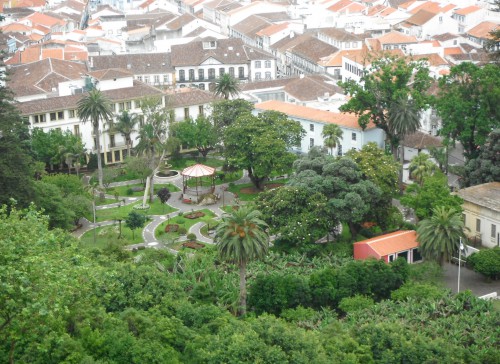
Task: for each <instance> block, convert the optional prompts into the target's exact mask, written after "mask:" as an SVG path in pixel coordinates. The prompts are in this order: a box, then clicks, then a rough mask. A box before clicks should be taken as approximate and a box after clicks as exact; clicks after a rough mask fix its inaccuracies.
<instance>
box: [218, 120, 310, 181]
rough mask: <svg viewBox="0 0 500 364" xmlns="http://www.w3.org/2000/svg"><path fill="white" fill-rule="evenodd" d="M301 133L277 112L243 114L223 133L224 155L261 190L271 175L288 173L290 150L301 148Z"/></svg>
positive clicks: (302, 132) (291, 121)
mask: <svg viewBox="0 0 500 364" xmlns="http://www.w3.org/2000/svg"><path fill="white" fill-rule="evenodd" d="M304 133H305V132H304V130H303V129H302V127H301V125H300V123H299V122H298V121H294V120H290V119H288V117H287V116H286V115H285V114H283V113H280V112H276V111H266V112H263V113H261V114H259V115H258V116H253V115H251V114H244V115H242V116H240V117H239V118H238V119H237V120H236V122H234V123H233V124H232V125H230V126H229V127H227V129H226V130H225V133H224V148H225V150H224V155H225V157H226V159H227V160H228V162H229V164H230V165H232V166H235V167H238V168H243V169H246V170H247V171H248V176H249V177H250V180H251V181H252V183H253V184H254V185H255V187H256V188H257V189H259V190H262V189H263V188H264V183H265V182H266V180H267V179H268V178H269V177H270V176H272V175H273V174H276V175H280V174H284V173H287V172H289V171H290V170H291V167H292V163H293V161H294V160H295V155H294V154H293V153H291V152H290V151H289V150H290V149H291V148H293V147H295V146H298V145H300V141H301V139H302V136H303V135H304Z"/></svg>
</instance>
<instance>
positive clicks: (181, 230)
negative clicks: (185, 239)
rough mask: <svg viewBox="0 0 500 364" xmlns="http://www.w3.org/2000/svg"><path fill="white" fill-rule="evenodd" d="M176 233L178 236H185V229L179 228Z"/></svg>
mask: <svg viewBox="0 0 500 364" xmlns="http://www.w3.org/2000/svg"><path fill="white" fill-rule="evenodd" d="M177 232H178V233H179V235H186V233H187V229H186V228H185V227H184V226H180V227H179V230H177Z"/></svg>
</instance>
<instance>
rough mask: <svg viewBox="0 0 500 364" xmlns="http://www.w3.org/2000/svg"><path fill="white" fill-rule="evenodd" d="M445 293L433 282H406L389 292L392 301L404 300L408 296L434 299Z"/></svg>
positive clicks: (419, 299) (416, 298) (418, 299)
mask: <svg viewBox="0 0 500 364" xmlns="http://www.w3.org/2000/svg"><path fill="white" fill-rule="evenodd" d="M445 294H446V291H445V290H444V289H441V288H439V287H437V286H435V285H433V284H429V283H419V282H412V281H410V282H406V283H405V284H403V285H402V286H401V287H399V288H398V289H397V290H395V291H393V292H392V293H391V298H392V299H393V300H394V301H405V300H406V299H408V298H413V299H415V300H417V301H421V300H427V299H430V300H436V299H439V298H441V297H443V296H444V295H445Z"/></svg>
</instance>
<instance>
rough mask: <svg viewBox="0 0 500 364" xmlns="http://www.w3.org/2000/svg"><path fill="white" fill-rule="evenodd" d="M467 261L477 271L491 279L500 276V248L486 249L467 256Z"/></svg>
mask: <svg viewBox="0 0 500 364" xmlns="http://www.w3.org/2000/svg"><path fill="white" fill-rule="evenodd" d="M467 263H468V264H469V265H470V266H471V267H472V269H474V271H475V272H478V273H481V274H482V275H484V276H486V277H488V278H490V279H499V278H500V248H494V249H485V250H481V251H479V252H478V253H474V254H472V255H470V256H469V257H468V258H467Z"/></svg>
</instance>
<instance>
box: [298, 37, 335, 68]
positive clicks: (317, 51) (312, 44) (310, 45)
mask: <svg viewBox="0 0 500 364" xmlns="http://www.w3.org/2000/svg"><path fill="white" fill-rule="evenodd" d="M338 50H339V49H338V48H337V47H334V46H332V45H330V44H328V43H325V42H323V41H321V40H319V39H317V38H311V39H309V40H308V41H305V42H301V43H299V44H297V45H295V46H294V47H292V48H291V49H288V51H289V52H292V53H294V54H297V55H299V56H301V57H302V58H306V59H308V60H309V61H311V62H313V63H318V62H319V61H321V58H322V57H326V56H329V55H330V54H332V53H334V52H337V51H338Z"/></svg>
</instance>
